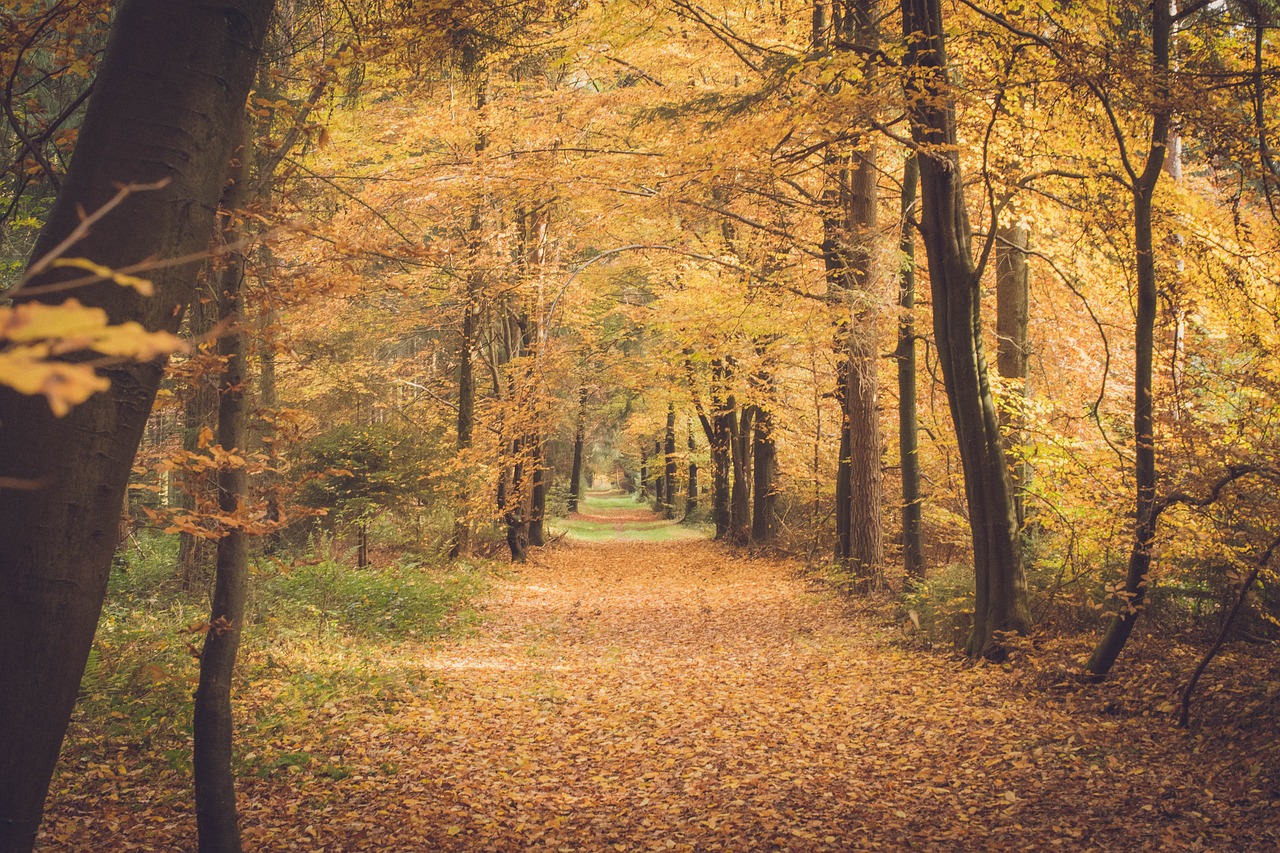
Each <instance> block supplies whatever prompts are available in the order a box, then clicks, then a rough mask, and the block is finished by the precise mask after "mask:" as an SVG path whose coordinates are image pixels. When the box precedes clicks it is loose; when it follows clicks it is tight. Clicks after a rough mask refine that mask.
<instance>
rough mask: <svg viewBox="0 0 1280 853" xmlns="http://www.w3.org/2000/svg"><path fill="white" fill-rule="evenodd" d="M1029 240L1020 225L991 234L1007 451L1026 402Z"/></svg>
mask: <svg viewBox="0 0 1280 853" xmlns="http://www.w3.org/2000/svg"><path fill="white" fill-rule="evenodd" d="M1029 238H1030V232H1029V231H1028V229H1027V227H1026V226H1025V225H1009V226H1002V227H1000V228H999V229H998V230H997V231H996V246H995V256H996V367H997V368H998V369H999V371H1000V376H1001V378H1003V379H1004V380H1005V382H1006V383H1008V387H1009V392H1010V393H1011V394H1013V395H1016V396H1017V397H1018V398H1019V399H1018V400H1016V401H1014V402H1012V403H1011V404H1010V405H1009V407H1007V408H1006V410H1005V411H1003V412H1002V413H1001V414H1002V417H1001V421H1002V422H1003V424H1004V428H1005V431H1006V436H1007V439H1006V446H1007V447H1009V448H1010V449H1012V448H1014V447H1019V446H1021V444H1022V443H1023V441H1024V438H1025V437H1024V435H1023V432H1022V431H1023V428H1024V425H1025V419H1024V418H1023V416H1022V414H1021V411H1022V406H1023V401H1024V400H1025V398H1026V396H1027V378H1028V376H1029V375H1030V371H1029V366H1030V356H1031V351H1030V349H1029V347H1028V335H1027V325H1028V321H1029V319H1030V314H1029V312H1030V304H1031V291H1030V278H1031V277H1030V275H1029V274H1028V268H1027V245H1028V240H1029ZM1020 456H1021V454H1020V453H1019V452H1017V451H1015V452H1013V453H1012V454H1011V457H1012V458H1011V459H1010V461H1009V474H1010V479H1011V480H1012V484H1013V489H1014V498H1013V505H1014V510H1015V512H1016V513H1017V517H1018V528H1019V529H1021V528H1022V526H1023V522H1024V517H1025V510H1024V509H1023V499H1022V493H1023V490H1025V489H1026V487H1027V482H1028V478H1029V476H1030V466H1029V465H1028V464H1027V463H1026V461H1025V460H1024V459H1022V458H1020Z"/></svg>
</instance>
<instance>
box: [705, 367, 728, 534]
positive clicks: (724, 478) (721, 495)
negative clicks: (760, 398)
mask: <svg viewBox="0 0 1280 853" xmlns="http://www.w3.org/2000/svg"><path fill="white" fill-rule="evenodd" d="M723 370H724V368H723V366H722V365H719V364H715V365H713V366H712V373H713V379H712V382H713V385H714V383H715V382H716V381H717V378H716V377H715V376H714V374H715V373H716V372H717V371H718V372H719V374H720V376H719V378H720V379H723ZM722 393H723V392H722V391H721V390H713V393H712V396H711V405H712V407H713V411H714V414H713V416H712V432H711V436H710V442H711V506H712V517H713V519H714V521H715V526H716V539H720V540H729V539H731V538H732V531H733V509H732V506H731V504H732V486H731V482H732V473H731V472H732V469H733V459H732V457H733V428H732V426H731V422H732V419H733V410H732V408H727V407H726V405H725V403H724V402H723V399H722V397H721V396H720V395H721V394H722Z"/></svg>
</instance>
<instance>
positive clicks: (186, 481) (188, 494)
mask: <svg viewBox="0 0 1280 853" xmlns="http://www.w3.org/2000/svg"><path fill="white" fill-rule="evenodd" d="M201 277H202V278H205V279H215V280H216V279H217V278H218V273H217V271H216V270H214V269H213V266H212V264H206V267H205V271H204V272H203V273H202V274H201ZM199 290H200V291H207V292H198V293H197V294H196V297H195V299H193V300H192V302H191V308H190V310H189V311H188V315H187V333H188V334H189V335H190V336H191V337H192V338H193V339H195V340H202V339H203V338H204V337H206V336H207V335H208V334H209V333H210V332H212V331H213V327H214V326H215V325H217V322H218V312H219V303H220V300H219V298H218V295H217V294H216V293H214V290H216V287H215V286H214V285H213V284H212V283H210V285H209V286H208V287H201V288H200V289H199ZM202 348H203V347H202ZM190 383H191V387H189V388H188V389H187V393H188V395H189V396H188V397H187V401H186V405H185V406H183V426H182V449H183V450H185V451H187V452H188V453H195V452H197V451H199V449H200V433H201V432H202V431H203V430H205V429H208V430H210V431H211V432H212V431H213V429H214V427H215V426H216V423H215V421H216V420H217V417H218V384H217V378H216V376H213V375H208V374H206V373H205V372H204V371H201V372H200V373H199V374H198V375H195V376H191V377H190ZM217 487H218V484H217V477H216V475H214V474H212V473H211V472H208V471H199V472H196V471H183V472H182V474H181V480H180V487H179V489H178V506H179V507H181V508H182V509H185V510H195V509H196V508H197V507H199V506H200V504H201V499H202V498H203V499H205V500H206V501H210V502H211V501H212V499H213V497H214V496H215V495H216V493H217V492H216V490H217ZM207 507H208V505H206V508H207ZM216 550H217V549H216V546H215V545H214V543H213V542H212V541H210V540H208V539H204V538H202V537H199V536H195V535H193V534H191V533H188V532H187V531H185V530H184V531H182V532H180V533H179V534H178V578H179V581H180V582H181V584H182V588H183V589H184V590H186V591H188V592H191V591H193V590H196V589H201V590H204V591H206V592H207V591H208V583H209V578H210V577H211V575H212V569H213V564H214V561H215V560H216Z"/></svg>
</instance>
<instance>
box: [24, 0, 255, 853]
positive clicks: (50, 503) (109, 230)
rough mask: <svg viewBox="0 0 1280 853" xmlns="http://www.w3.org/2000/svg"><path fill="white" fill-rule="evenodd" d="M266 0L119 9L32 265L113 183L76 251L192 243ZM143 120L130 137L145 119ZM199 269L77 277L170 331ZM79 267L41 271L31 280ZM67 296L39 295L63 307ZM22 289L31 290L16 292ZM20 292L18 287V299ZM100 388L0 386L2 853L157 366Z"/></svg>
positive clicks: (82, 640)
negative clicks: (59, 402)
mask: <svg viewBox="0 0 1280 853" xmlns="http://www.w3.org/2000/svg"><path fill="white" fill-rule="evenodd" d="M270 8H271V3H270V2H268V1H267V0H224V2H209V3H193V2H181V3H175V2H173V0H126V2H124V3H123V4H122V5H120V7H119V11H118V13H117V15H116V19H115V22H114V24H113V26H112V31H111V36H110V38H109V41H108V44H107V48H106V52H105V54H104V56H103V60H102V65H101V67H100V70H99V72H98V76H97V81H96V83H95V84H94V90H93V94H92V96H91V97H90V99H89V104H88V108H87V112H86V115H85V120H84V123H83V125H82V127H81V130H80V135H79V142H78V145H77V147H76V151H75V155H74V157H73V158H72V162H71V166H70V169H69V172H68V174H67V176H66V178H65V180H64V183H63V187H62V191H61V192H60V193H59V195H58V200H57V202H56V204H55V205H54V208H53V210H52V212H51V213H50V216H49V219H48V222H47V223H46V225H45V227H44V229H43V231H42V232H41V235H40V238H39V240H38V241H37V243H36V248H35V252H34V253H33V258H37V259H38V258H41V257H43V256H45V255H46V254H47V253H49V252H50V251H52V250H53V249H54V247H55V246H57V245H58V244H59V243H60V242H62V241H63V240H64V239H65V238H66V237H67V236H68V235H69V234H70V233H71V232H72V231H73V230H74V229H75V228H76V227H77V226H78V225H79V223H80V218H81V211H93V210H96V209H98V208H99V207H101V206H102V205H103V204H104V203H105V202H106V201H107V200H108V199H110V198H111V197H112V196H113V195H115V193H116V192H117V189H118V185H119V184H120V183H128V182H154V181H158V180H162V179H165V180H168V181H169V183H168V184H167V185H166V186H165V187H164V188H162V189H157V190H149V191H142V192H137V193H135V194H133V195H131V196H130V197H129V198H127V199H126V200H125V201H124V203H122V204H121V205H120V206H119V208H118V209H117V210H115V211H114V212H112V213H111V214H110V216H108V217H107V218H106V219H104V220H103V221H102V222H100V223H98V224H97V225H96V226H95V227H94V228H93V229H92V230H91V231H90V233H89V234H88V235H86V236H85V237H84V238H83V239H81V240H80V241H78V242H77V243H76V244H75V246H74V247H73V248H72V249H71V254H72V255H73V256H74V257H84V258H88V259H90V260H92V261H94V262H95V263H99V264H103V265H105V266H107V267H110V268H112V269H119V268H122V267H126V266H129V265H131V264H136V263H138V262H140V261H143V260H146V259H147V258H173V257H180V256H186V255H191V254H194V253H199V252H201V251H203V250H204V249H205V248H206V247H207V246H208V240H209V235H210V234H211V233H213V228H214V211H215V210H216V207H217V203H218V198H219V196H220V194H221V191H222V183H223V176H224V175H225V174H226V165H227V161H228V159H229V157H230V155H231V145H232V140H233V139H235V138H237V134H236V130H235V129H236V127H237V126H238V124H239V123H240V121H241V118H242V114H243V110H244V104H245V99H246V97H247V96H248V92H249V86H250V84H251V82H252V80H253V75H254V68H255V66H256V64H257V58H258V54H259V52H260V49H261V44H262V36H263V33H264V32H265V30H266V23H267V18H268V15H269V13H270ZM141 128H145V129H146V131H145V132H142V131H141V130H140V129H141ZM198 268H199V262H197V261H192V262H190V263H185V264H177V265H174V266H171V267H167V268H158V269H155V270H152V271H151V273H150V275H149V277H150V278H151V279H152V281H153V283H154V285H155V288H156V295H155V296H154V297H152V298H148V299H143V298H142V297H141V296H140V295H139V294H137V293H136V292H134V291H133V290H131V289H128V288H123V287H119V286H117V285H115V284H112V283H102V284H97V285H92V286H88V287H82V288H78V289H77V290H76V292H75V296H76V298H77V299H79V300H80V301H81V302H83V303H86V304H90V305H97V306H101V307H103V308H105V309H106V310H107V312H108V315H109V316H110V318H111V320H112V321H113V322H117V323H118V322H123V321H126V320H138V321H140V322H142V323H143V325H144V326H146V327H147V328H149V329H162V328H163V329H167V330H170V331H173V330H175V329H176V328H177V325H178V322H179V320H180V319H181V316H182V312H183V310H184V309H185V307H186V306H187V304H188V303H189V302H190V301H191V298H192V295H193V291H194V285H195V277H196V274H197V272H198ZM81 272H82V271H76V270H69V269H65V268H61V269H54V270H51V271H50V272H48V273H46V274H42V275H39V276H37V277H35V279H34V280H33V281H32V282H31V283H30V284H29V285H28V288H27V289H28V292H31V291H32V290H33V289H34V288H35V287H38V286H40V285H45V284H51V283H53V282H56V281H60V280H66V279H68V278H70V277H72V276H76V275H79V274H80V273H81ZM64 296H65V294H52V295H50V296H48V297H45V301H50V302H61V301H62V299H63V298H64ZM26 298H29V297H26ZM17 299H18V301H19V302H21V301H23V299H24V296H23V295H21V294H18V295H17ZM104 372H105V373H106V375H107V376H108V377H109V378H110V379H111V383H112V384H111V390H110V391H108V392H106V393H103V394H98V395H96V396H94V397H93V398H92V399H90V400H89V401H87V402H86V403H84V404H82V405H80V406H78V407H77V408H76V409H75V410H74V411H72V412H71V413H70V414H69V415H67V416H65V417H62V418H58V417H54V416H53V414H52V413H51V412H50V410H49V406H48V404H47V403H46V402H45V401H44V400H43V399H40V398H36V397H23V396H21V395H18V394H15V393H13V392H11V391H9V390H3V391H0V476H4V477H10V478H15V479H18V480H24V481H29V482H31V483H32V484H33V486H34V488H31V489H13V488H9V489H4V490H3V491H0V517H3V518H4V519H5V525H4V527H3V530H2V531H0V851H6V853H7V852H8V851H25V850H29V849H31V847H32V845H33V844H34V840H35V835H36V831H37V829H38V827H39V824H40V817H41V812H42V809H43V804H44V798H45V794H46V793H47V791H48V786H49V779H50V777H51V775H52V773H53V768H54V764H55V762H56V761H57V757H58V750H59V747H60V745H61V743H62V738H63V735H64V733H65V732H66V727H67V723H68V720H69V719H70V716H71V709H72V706H73V704H74V703H75V698H76V692H77V689H78V687H79V684H80V676H81V674H82V673H83V671H84V665H85V661H86V659H87V658H88V655H89V649H90V646H91V644H92V641H93V634H94V629H95V627H96V625H97V621H98V615H99V613H100V611H101V608H102V599H103V595H104V594H105V590H106V582H107V574H108V570H109V567H110V565H111V558H112V554H113V553H114V551H115V547H116V542H117V536H118V523H119V512H120V505H121V502H122V501H123V499H124V492H125V488H126V486H127V484H128V479H129V471H130V468H131V466H132V463H133V456H134V452H135V451H136V449H137V447H138V442H139V440H140V439H141V436H142V431H143V427H144V425H145V423H146V419H147V415H148V413H149V412H150V410H151V403H152V400H153V399H154V397H155V392H156V389H157V387H158V385H159V382H160V375H161V372H162V365H160V364H159V363H155V362H153V363H149V364H141V365H117V366H113V367H109V368H106V369H105V371H104Z"/></svg>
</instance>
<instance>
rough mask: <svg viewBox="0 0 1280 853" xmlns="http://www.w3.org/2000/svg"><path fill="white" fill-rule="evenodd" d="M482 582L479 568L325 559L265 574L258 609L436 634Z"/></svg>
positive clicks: (356, 628) (376, 631)
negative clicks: (369, 565) (359, 564)
mask: <svg viewBox="0 0 1280 853" xmlns="http://www.w3.org/2000/svg"><path fill="white" fill-rule="evenodd" d="M482 587H483V581H482V578H481V575H480V574H479V573H478V572H475V571H465V570H464V571H456V570H454V571H450V572H448V573H444V572H438V571H432V570H431V569H429V568H427V567H424V566H421V565H418V564H416V563H413V562H408V563H402V564H396V565H392V566H390V567H387V568H382V569H368V570H364V571H357V570H354V569H352V568H351V567H349V566H346V565H343V564H341V563H337V562H335V561H333V560H321V561H320V562H317V563H314V564H312V565H300V566H297V567H295V568H293V569H290V570H289V571H287V572H280V573H278V574H276V575H274V576H272V577H269V578H264V579H263V581H262V582H261V583H260V584H259V585H258V590H257V595H256V596H255V612H256V613H257V614H258V618H259V620H262V621H274V620H279V619H282V618H287V619H288V620H289V621H290V622H292V623H294V624H296V623H297V622H299V621H307V620H314V621H315V622H316V624H317V625H318V626H320V627H323V626H324V625H327V624H329V623H335V624H337V625H339V626H340V627H341V628H342V629H344V630H347V631H351V632H352V633H355V634H359V635H362V636H369V637H373V636H383V637H394V638H403V637H432V636H436V635H438V634H440V633H443V632H445V631H446V630H448V629H449V628H450V627H452V626H453V625H455V624H456V623H457V621H458V619H457V618H455V610H456V608H457V607H458V606H459V605H460V604H461V603H462V602H463V601H465V600H466V599H467V598H469V597H471V596H473V595H475V594H476V593H478V592H479V591H480V590H481V588H482ZM463 618H464V619H465V617H463Z"/></svg>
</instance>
